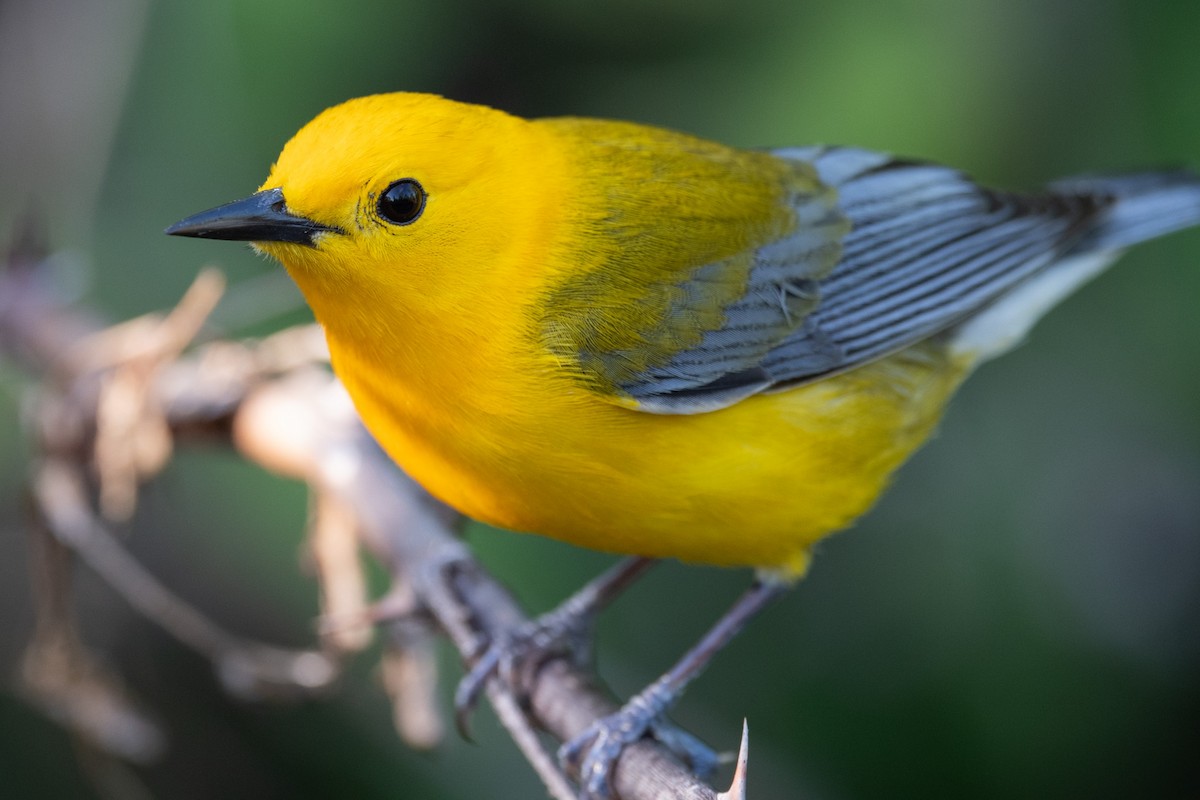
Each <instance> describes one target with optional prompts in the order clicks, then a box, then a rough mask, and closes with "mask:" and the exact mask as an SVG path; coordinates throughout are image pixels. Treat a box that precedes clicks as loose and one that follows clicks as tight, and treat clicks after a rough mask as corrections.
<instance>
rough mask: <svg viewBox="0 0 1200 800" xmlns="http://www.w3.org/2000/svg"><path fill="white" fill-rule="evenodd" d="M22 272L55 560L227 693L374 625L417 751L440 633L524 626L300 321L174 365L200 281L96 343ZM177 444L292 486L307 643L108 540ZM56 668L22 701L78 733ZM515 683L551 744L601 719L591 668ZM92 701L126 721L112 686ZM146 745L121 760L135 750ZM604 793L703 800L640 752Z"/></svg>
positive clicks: (664, 759) (17, 305) (512, 708)
mask: <svg viewBox="0 0 1200 800" xmlns="http://www.w3.org/2000/svg"><path fill="white" fill-rule="evenodd" d="M35 262H36V259H33V258H31V257H30V256H29V255H28V254H25V255H19V256H14V257H12V258H10V259H9V263H8V267H7V269H4V268H0V351H2V352H7V353H9V354H11V355H13V356H14V357H17V358H19V359H21V360H23V361H24V362H25V364H26V365H27V366H28V367H29V368H30V369H31V370H32V371H33V372H34V373H36V374H38V375H41V376H42V378H41V382H40V384H39V386H38V387H37V389H36V391H37V392H38V396H39V399H38V402H37V404H36V409H37V410H36V411H35V412H34V415H33V418H32V419H31V424H32V426H33V427H34V429H35V431H36V432H37V435H36V438H37V452H38V457H37V459H36V461H35V463H34V465H33V467H32V469H31V485H32V487H33V496H34V500H35V505H36V507H37V509H38V511H39V514H40V516H41V518H42V520H43V522H44V530H45V531H46V532H47V533H48V534H52V536H53V540H52V541H54V542H56V544H55V545H53V546H55V547H65V548H66V549H68V550H69V551H70V552H72V553H74V554H75V555H76V556H77V557H79V558H80V559H82V560H83V561H84V562H85V563H87V564H88V566H90V567H91V568H92V569H93V570H94V571H95V572H97V573H98V574H99V575H100V576H101V577H102V578H103V579H104V580H106V581H107V582H108V583H109V584H111V585H112V586H113V587H114V588H115V589H116V590H117V591H118V592H120V593H121V594H122V595H123V596H124V597H125V598H126V599H127V600H128V601H129V602H130V604H131V605H132V606H133V607H134V608H135V609H136V610H137V611H138V612H139V613H141V614H143V615H144V616H146V617H147V618H148V619H150V620H152V621H154V622H155V623H156V624H158V625H160V626H162V628H163V629H164V630H166V631H168V632H169V633H171V634H172V635H173V636H175V637H176V638H177V639H178V640H179V641H181V642H182V643H184V644H185V645H187V646H189V647H191V648H193V649H195V650H197V651H198V652H201V653H203V654H204V655H205V656H206V657H207V658H209V659H210V660H211V661H212V662H213V663H214V665H216V666H217V668H218V674H219V675H221V677H222V680H223V682H224V684H225V686H226V687H227V688H228V689H230V690H234V691H237V692H239V693H241V694H249V695H252V696H255V695H260V694H264V693H267V694H270V693H272V692H274V691H279V690H284V689H287V690H290V691H312V690H314V689H319V688H322V687H325V686H327V685H328V684H329V683H330V682H331V681H333V680H334V679H335V678H336V677H337V675H338V673H339V671H340V668H341V664H342V661H343V657H344V656H345V655H347V654H349V653H350V652H353V651H355V650H358V649H361V648H362V647H363V646H365V644H366V643H367V641H368V639H369V636H370V630H369V628H367V627H366V624H367V623H369V622H371V621H372V620H383V621H384V625H385V632H386V634H387V644H388V647H387V653H386V655H385V676H386V678H385V684H386V687H387V689H388V692H389V694H390V696H391V697H392V700H393V704H394V708H395V716H396V719H397V727H398V728H399V730H400V731H401V734H402V735H403V736H404V737H405V739H406V741H409V742H410V743H411V744H414V745H415V746H420V747H428V746H431V745H432V744H433V743H434V742H436V741H437V739H438V738H439V737H440V735H441V731H442V730H443V725H442V723H441V720H440V716H439V715H438V714H437V713H436V706H435V704H434V701H433V683H434V681H435V676H434V673H433V670H432V667H431V664H432V655H431V650H430V647H431V639H432V637H433V636H434V635H437V634H443V635H445V636H447V637H448V638H449V640H450V641H451V642H452V643H453V645H454V647H455V648H456V649H457V650H458V652H459V654H460V656H461V657H462V658H463V660H464V662H466V663H470V662H471V661H472V659H474V658H475V657H477V655H478V654H480V653H482V652H483V650H484V649H485V647H486V645H487V643H488V642H490V641H492V640H494V639H495V638H497V637H499V636H500V635H501V634H502V633H503V632H505V631H507V630H510V629H512V628H513V627H515V626H517V625H519V624H521V623H522V622H524V621H525V620H526V616H525V614H524V613H523V612H522V610H521V609H520V607H519V606H518V605H517V603H516V602H515V601H514V600H513V598H512V596H511V595H510V593H509V592H508V591H507V590H505V589H504V587H503V586H501V585H500V584H499V583H498V582H497V581H496V580H495V579H493V578H492V577H491V576H490V575H488V574H487V573H486V572H485V571H484V570H483V568H482V567H481V566H480V565H479V564H478V563H477V562H476V561H475V560H474V558H473V557H472V556H471V554H470V552H469V551H468V550H467V548H466V547H465V546H464V545H463V543H462V542H461V541H460V540H459V539H458V538H457V536H456V535H455V532H454V531H455V528H456V526H457V524H458V522H459V518H458V515H457V514H456V513H455V512H453V511H452V510H450V509H449V508H447V507H446V506H444V505H442V504H441V503H439V502H437V501H436V500H434V499H433V498H432V497H430V496H429V495H428V494H426V493H425V492H424V491H423V490H422V489H421V488H420V487H419V486H417V484H416V483H415V482H413V481H412V480H411V479H410V478H408V477H407V476H406V475H404V474H403V473H402V472H400V471H399V470H398V469H396V467H395V466H394V465H393V464H392V463H391V462H390V460H389V459H388V458H387V457H386V456H385V455H384V454H383V453H382V451H380V450H379V449H378V447H377V446H376V445H375V444H374V442H373V441H372V440H371V439H370V437H369V436H368V435H367V434H366V432H365V431H364V430H363V429H362V427H361V425H360V424H359V422H358V420H357V418H356V416H355V414H354V412H353V408H352V406H351V404H350V401H349V399H348V398H347V397H346V395H345V393H344V391H343V390H342V389H341V387H340V385H339V384H338V383H337V382H336V380H335V379H334V378H333V376H332V375H330V374H329V373H328V371H327V370H326V369H324V368H322V367H320V366H317V365H319V364H320V362H322V361H323V360H324V359H325V358H326V356H325V352H324V346H323V341H322V337H321V335H320V333H319V331H317V330H316V329H315V327H313V326H307V327H304V328H299V329H291V330H287V331H283V332H281V333H279V334H276V335H275V336H272V337H269V338H267V339H264V340H261V341H245V342H229V341H213V342H210V343H207V344H204V345H201V346H197V347H194V348H193V349H191V350H190V351H189V352H187V353H186V354H184V353H183V350H184V348H185V347H186V346H187V345H188V343H189V342H190V341H191V340H192V338H193V337H194V336H195V335H196V333H198V332H199V331H200V330H201V328H202V325H203V320H204V318H205V316H206V315H207V313H208V311H210V310H211V309H212V307H213V306H214V305H215V302H216V297H217V296H218V295H219V293H220V281H219V279H218V278H217V277H216V276H215V275H212V274H205V275H202V277H201V278H200V279H198V281H197V284H196V285H195V286H194V287H193V289H192V290H191V291H190V292H189V294H188V296H187V297H186V298H185V300H184V301H183V302H181V304H180V306H179V307H177V308H176V310H175V311H173V312H171V313H170V314H168V315H167V316H165V317H160V316H152V317H145V318H142V319H139V320H134V321H132V322H129V323H124V324H122V325H119V326H114V327H112V328H107V329H102V330H101V329H98V328H97V326H96V324H95V323H94V322H92V321H91V320H90V319H89V317H88V316H87V315H86V314H84V313H81V312H79V311H77V310H73V309H71V308H68V307H65V306H64V305H62V304H61V303H59V302H57V301H56V300H55V297H54V294H53V290H52V287H48V286H46V285H45V283H44V282H43V279H42V275H41V273H40V270H39V269H38V268H37V267H36V263H35ZM195 439H204V440H207V441H218V442H224V443H226V444H229V445H232V446H235V447H236V448H237V449H238V450H239V451H240V452H241V453H242V454H243V455H244V456H245V457H246V458H247V459H249V460H250V461H252V462H254V463H256V464H259V465H260V466H262V467H264V468H267V469H270V470H272V471H275V472H278V473H281V474H284V475H288V476H291V477H294V478H297V479H299V480H303V481H305V482H306V483H307V484H308V485H309V486H310V488H311V490H312V493H313V513H312V515H311V517H312V523H311V526H310V554H311V556H312V558H313V561H314V563H315V565H316V568H317V575H318V580H319V581H320V585H321V588H322V602H323V611H324V619H323V624H322V632H323V635H322V647H321V648H320V649H309V650H299V651H293V650H285V649H282V648H277V647H273V646H270V645H266V644H263V643H257V642H249V641H247V640H245V639H243V638H242V637H238V636H236V635H234V634H231V633H229V632H227V631H225V630H224V629H222V628H221V627H220V626H218V625H216V624H215V623H213V622H212V621H210V620H209V619H207V617H205V616H204V615H202V614H200V613H199V612H198V611H197V610H195V609H194V608H192V607H191V606H190V605H189V604H187V603H186V602H185V601H183V600H181V599H180V598H179V597H177V596H176V595H174V594H173V593H172V592H170V591H169V590H168V589H167V588H166V587H165V586H164V584H163V583H162V582H161V581H158V580H157V579H156V578H154V576H152V575H150V574H149V573H148V572H147V571H146V570H145V569H144V568H143V567H142V566H141V565H140V564H139V563H138V562H137V561H136V560H135V559H134V558H133V557H132V556H131V555H130V554H129V553H128V552H127V551H126V550H125V548H124V547H123V546H122V545H121V543H120V541H119V540H118V539H117V538H116V537H115V536H114V535H113V534H112V532H111V529H110V524H109V523H110V521H116V520H120V519H123V518H125V517H127V516H129V515H130V514H132V513H133V512H134V510H135V508H136V498H137V487H138V486H139V485H140V484H141V483H142V482H144V481H146V480H148V479H150V478H151V477H152V476H153V475H154V474H156V473H157V472H158V471H159V470H161V469H162V467H163V466H164V465H165V464H166V463H167V461H168V460H169V458H170V454H171V452H172V446H173V443H176V444H177V443H181V442H187V441H191V440H195ZM93 478H94V480H93ZM47 546H50V545H49V542H48V543H47ZM359 547H362V548H364V549H365V550H366V551H367V552H368V553H370V555H371V556H372V557H374V558H375V559H376V560H378V561H379V563H381V564H382V565H383V566H384V568H385V569H386V570H387V572H388V574H389V576H390V580H391V589H390V591H389V592H388V593H387V594H386V595H385V597H384V598H383V599H382V600H380V601H379V602H378V603H376V604H374V605H372V604H370V603H369V602H368V600H367V598H365V597H364V596H363V593H364V591H365V590H364V588H363V587H364V585H365V584H364V582H363V580H362V575H361V566H360V565H359V563H358V559H357V557H356V555H355V553H356V551H357V549H358V548H359ZM59 571H60V572H63V570H59ZM66 574H69V569H68V570H66ZM53 585H54V586H55V587H56V588H55V589H54V590H53V591H51V592H49V594H47V593H46V592H42V594H41V595H40V596H41V597H42V602H40V603H39V608H40V609H41V611H40V613H41V614H43V617H44V618H45V619H46V620H50V619H54V620H57V623H56V624H55V625H54V626H49V627H45V630H56V631H58V633H57V635H56V636H54V637H52V638H53V639H54V640H55V641H57V642H59V643H60V644H59V645H58V646H57V649H56V650H55V652H59V653H68V654H70V657H69V659H68V660H73V663H77V664H78V663H83V661H85V660H86V654H85V651H84V650H83V649H82V647H81V646H80V647H73V648H65V649H64V648H63V647H62V646H61V642H63V641H78V640H77V638H76V637H75V635H74V632H73V630H72V624H73V622H71V621H70V617H69V615H67V614H64V613H63V612H62V609H63V608H65V607H66V606H67V605H68V603H67V602H65V599H64V598H65V595H66V593H67V592H68V591H69V580H59V581H57V582H56V583H54V584H53ZM64 620H66V621H64ZM43 627H44V626H43ZM39 630H41V628H39ZM47 641H48V639H47V638H46V637H45V636H38V637H36V638H35V641H34V642H33V643H32V644H31V645H30V656H29V658H30V659H37V658H43V659H44V656H45V655H46V654H47V653H49V652H50V650H48V649H46V642H47ZM60 672H61V674H62V675H63V677H62V678H61V680H59V681H57V682H55V683H53V685H43V686H41V687H39V688H38V689H37V691H34V695H35V696H36V697H37V698H38V700H39V701H40V703H41V704H42V706H43V707H44V708H46V709H47V710H48V711H49V712H50V713H52V714H54V715H55V716H56V717H57V718H59V719H62V720H64V721H65V722H66V724H68V725H69V726H71V727H73V728H74V729H75V730H76V731H77V732H78V731H83V730H85V729H87V728H88V726H86V725H82V724H81V723H80V720H81V719H82V717H81V715H80V712H79V710H78V704H77V703H75V704H74V705H72V702H73V701H72V700H71V699H70V698H71V697H72V696H73V694H72V693H73V692H74V691H75V689H77V688H78V687H77V686H76V685H75V684H76V683H77V681H75V682H73V679H72V678H71V677H70V676H71V675H72V674H73V673H72V672H71V670H61V671H60ZM84 672H86V670H85V671H84ZM529 681H530V684H529V685H528V686H525V687H522V688H523V689H524V690H525V693H526V695H527V697H528V698H529V705H530V712H531V715H532V718H533V720H534V721H535V722H536V724H537V725H538V726H540V727H541V728H543V729H545V730H546V731H548V732H549V733H550V734H551V735H552V736H554V737H555V738H557V739H558V740H560V741H566V740H569V739H570V738H572V737H574V736H575V735H577V734H579V733H580V732H582V731H583V730H584V729H585V728H586V727H587V726H588V725H589V724H590V723H591V722H592V721H594V720H595V719H597V718H598V717H600V716H603V715H607V714H610V713H612V712H613V711H615V710H616V704H615V703H614V702H613V701H612V700H611V699H610V697H609V696H608V694H607V693H606V692H604V691H602V690H601V689H600V688H599V682H598V680H597V679H596V677H595V676H594V675H592V674H589V673H585V672H583V671H581V670H579V669H578V668H576V667H574V666H573V665H571V664H569V663H568V662H567V661H565V660H555V661H550V662H548V663H547V664H546V665H545V666H544V667H543V668H542V669H540V670H539V671H538V672H537V673H536V674H534V675H532V676H530V677H529ZM486 693H487V695H488V698H489V700H490V701H491V703H492V704H493V706H494V707H495V709H496V710H497V713H498V715H499V717H500V719H501V722H502V724H504V726H505V727H506V728H507V729H508V730H509V732H510V734H511V735H512V737H513V739H514V741H515V742H516V743H517V744H518V746H519V747H520V748H521V750H522V752H523V753H524V754H525V756H526V758H527V759H528V760H529V761H530V763H531V764H532V765H533V766H534V768H535V769H536V770H537V771H538V773H539V775H540V776H541V777H542V779H543V781H544V782H545V783H546V784H547V787H548V789H549V790H550V792H551V794H552V795H553V796H555V797H556V798H560V799H565V798H571V797H573V796H574V793H573V790H572V789H571V787H570V785H569V783H568V782H567V781H566V780H565V779H564V776H562V775H561V774H560V773H559V771H558V770H557V768H556V767H555V765H554V762H553V759H552V758H551V757H550V756H549V755H548V754H547V753H546V752H545V750H544V749H543V748H542V746H541V743H540V740H539V738H538V736H537V734H536V732H535V731H534V730H532V729H531V728H530V727H529V723H528V722H527V720H526V716H525V714H524V713H523V712H522V709H521V708H520V705H519V703H518V702H517V700H516V699H515V698H514V697H513V696H512V695H510V694H509V693H508V691H507V690H505V689H504V688H503V687H502V686H501V685H500V684H499V683H498V682H496V681H494V680H493V681H490V682H489V684H488V685H487V687H486ZM101 694H104V693H103V692H102V693H101ZM104 696H106V697H107V698H108V699H109V701H110V702H111V705H112V706H113V708H117V709H121V710H122V712H128V711H129V708H130V706H129V703H128V702H127V700H124V699H121V698H119V697H118V695H117V693H115V692H113V691H109V692H107V694H105V695H104ZM64 709H68V710H66V711H64ZM71 709H73V710H71ZM139 719H140V718H139ZM148 724H149V723H147V725H148ZM91 727H92V728H94V727H95V726H94V725H92V726H91ZM151 729H152V728H146V730H151ZM91 735H92V741H93V742H95V743H96V744H97V746H98V747H102V748H104V749H107V750H108V751H109V752H118V753H120V754H122V755H123V756H125V757H130V755H131V752H130V751H129V749H128V748H127V749H126V750H124V751H122V750H121V748H119V747H114V746H113V745H112V743H111V742H105V741H103V740H99V739H97V738H96V737H95V736H94V731H93V733H92V734H91ZM152 738H153V737H150V739H152ZM148 741H149V739H148ZM153 749H154V748H153V747H149V746H145V747H142V748H141V750H140V751H137V752H136V753H133V755H138V754H139V753H140V754H141V755H143V756H144V757H150V756H152V755H153V752H152V751H153ZM614 787H615V789H616V791H617V793H618V794H619V796H620V797H621V798H624V799H625V800H639V798H645V799H646V800H649V799H650V798H655V800H664V799H666V798H678V799H679V800H715V798H716V794H715V793H714V792H713V790H712V789H711V788H709V787H708V786H706V785H705V784H703V783H702V782H700V781H698V780H697V779H696V778H695V777H693V776H692V775H691V774H690V773H688V772H687V770H686V769H684V768H683V767H682V766H681V765H679V764H678V763H677V762H676V761H674V760H673V758H672V757H671V756H670V755H669V754H668V753H667V752H666V751H665V750H664V749H663V748H661V747H660V746H658V745H657V744H655V743H653V742H651V741H648V740H647V741H642V742H639V743H637V744H635V745H633V746H632V747H630V748H629V749H628V750H627V751H626V752H625V754H624V755H623V756H622V758H621V759H620V761H619V762H618V764H617V767H616V771H615V775H614Z"/></svg>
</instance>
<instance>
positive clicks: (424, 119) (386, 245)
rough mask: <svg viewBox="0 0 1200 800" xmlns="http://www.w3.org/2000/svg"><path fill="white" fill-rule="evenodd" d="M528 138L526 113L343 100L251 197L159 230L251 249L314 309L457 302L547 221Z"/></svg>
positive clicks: (412, 99) (415, 99) (406, 96)
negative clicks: (287, 277) (368, 301)
mask: <svg viewBox="0 0 1200 800" xmlns="http://www.w3.org/2000/svg"><path fill="white" fill-rule="evenodd" d="M536 140H537V136H536V135H534V133H533V128H532V126H530V125H529V123H528V122H527V121H525V120H522V119H520V118H518V117H513V116H511V115H508V114H505V113H503V112H500V111H496V110H493V109H490V108H486V107H483V106H476V105H468V104H464V103H457V102H454V101H451V100H446V99H443V98H441V97H437V96H434V95H426V94H412V93H396V94H384V95H373V96H370V97H362V98H358V99H356V100H350V101H348V102H346V103H342V104H341V105H338V106H334V107H333V108H330V109H328V110H326V111H324V112H323V113H321V114H320V115H319V116H317V117H316V118H315V119H313V120H312V121H311V122H310V123H308V124H307V125H305V126H304V127H303V128H302V129H301V130H300V131H299V132H298V133H297V134H296V135H295V136H294V137H293V138H292V140H291V141H290V142H288V143H287V145H286V146H285V147H284V148H283V152H281V153H280V155H279V158H278V160H277V161H276V162H275V165H274V166H273V167H272V169H271V173H270V176H269V177H268V178H267V180H266V181H265V182H264V183H263V184H262V186H261V187H260V188H259V190H258V191H257V192H256V193H254V194H253V195H251V196H250V197H248V198H245V199H243V200H238V201H235V202H233V203H228V204H226V205H223V206H219V207H217V208H214V209H211V210H209V211H204V212H201V213H199V214H196V215H193V216H191V217H188V218H187V219H184V220H182V221H181V222H178V223H176V224H175V225H172V226H171V227H170V228H168V229H167V233H169V234H173V235H178V236H195V237H201V238H212V239H233V240H240V241H248V242H251V243H253V246H254V247H255V248H256V249H257V250H259V251H261V252H265V253H267V254H269V255H271V256H273V257H275V258H276V259H278V260H279V261H281V262H282V263H283V264H284V266H286V267H287V268H288V271H289V272H290V273H291V274H292V276H293V277H294V278H295V279H296V281H297V282H298V283H299V284H300V287H301V289H302V290H303V291H304V292H305V294H306V296H307V298H308V300H309V302H310V304H312V305H313V307H314V309H316V310H317V311H318V316H326V317H327V316H329V315H328V314H322V313H321V312H322V311H323V310H331V308H332V306H334V305H336V304H338V303H339V302H341V299H344V300H349V301H352V302H355V303H361V302H362V301H363V298H364V297H371V298H375V299H377V300H383V301H398V298H399V295H402V294H410V296H411V293H412V292H417V293H419V296H420V298H421V302H422V303H423V304H432V305H435V306H436V305H444V306H446V307H453V306H454V305H456V304H458V303H461V302H463V299H464V297H466V296H468V295H476V296H477V295H478V293H479V291H480V288H481V285H482V286H486V285H487V284H488V275H487V274H486V271H487V270H488V268H489V265H494V264H496V263H498V262H499V261H500V260H501V259H502V257H503V255H504V253H505V252H506V251H507V250H508V249H509V248H510V247H512V246H513V242H514V231H526V232H527V231H528V227H523V222H524V220H525V219H527V218H528V215H532V214H534V213H537V214H539V215H541V216H543V217H544V214H542V211H543V206H542V202H543V201H544V199H545V197H546V191H545V190H546V186H545V175H544V174H539V170H534V169H532V168H531V163H533V161H534V159H533V154H534V152H535V151H537V150H538V149H539V148H538V145H537V143H536ZM537 155H538V156H539V163H542V164H544V163H545V160H544V159H545V157H546V154H545V153H544V152H538V153H537ZM539 169H540V168H539ZM535 227H540V226H535ZM389 304H391V303H389ZM400 305H401V306H403V305H404V303H403V302H401V303H400ZM390 310H391V311H395V310H396V309H390ZM399 310H400V311H403V308H401V309H399Z"/></svg>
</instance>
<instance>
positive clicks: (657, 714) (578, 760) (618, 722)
mask: <svg viewBox="0 0 1200 800" xmlns="http://www.w3.org/2000/svg"><path fill="white" fill-rule="evenodd" d="M675 698H676V692H673V691H671V690H670V689H669V688H668V687H667V686H665V685H664V684H663V683H662V682H661V681H656V682H655V683H653V684H651V685H650V686H649V687H648V688H647V689H645V690H644V691H642V692H641V693H639V694H637V695H634V697H633V698H632V699H631V700H630V701H629V702H628V703H626V704H625V706H624V707H623V708H622V709H621V710H620V711H618V712H617V713H615V714H613V715H611V716H608V717H604V718H603V719H599V720H596V721H595V722H593V723H592V724H591V725H590V726H588V728H587V729H586V730H585V731H584V732H583V733H581V734H580V735H579V736H577V737H575V738H574V739H572V740H571V741H569V742H567V743H566V744H564V745H563V746H562V747H560V748H559V750H558V758H559V761H561V762H562V764H563V767H564V768H565V769H566V770H567V771H568V772H577V773H578V775H579V789H580V795H579V796H580V800H609V798H611V797H612V796H613V793H612V780H613V768H614V767H615V766H616V763H617V759H618V758H620V757H621V752H622V751H623V750H624V749H625V748H626V747H628V746H629V745H631V744H633V743H634V742H636V741H638V740H639V739H641V738H643V737H645V736H650V737H652V738H654V739H656V740H657V741H658V742H659V743H660V744H662V745H663V746H664V747H666V748H667V749H668V750H670V751H671V752H672V753H673V754H675V756H677V757H678V758H679V759H680V760H682V761H683V762H684V763H685V764H687V766H688V767H689V768H690V769H691V770H692V771H693V772H694V773H696V774H697V775H700V776H701V777H705V776H707V775H710V774H711V773H712V772H713V771H714V770H715V769H716V768H717V765H718V763H719V761H720V759H719V758H718V756H717V754H716V753H714V752H713V750H712V749H711V748H710V747H709V746H708V745H706V744H704V743H703V742H701V741H700V740H699V739H697V738H696V737H695V736H692V735H691V734H690V733H688V732H686V731H684V730H682V729H681V728H678V727H676V726H675V725H674V724H672V723H671V722H670V721H669V720H667V718H666V711H667V709H668V708H669V707H670V706H671V704H672V703H673V702H674V701H675Z"/></svg>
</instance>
